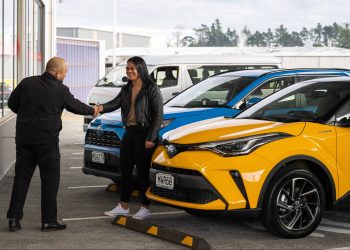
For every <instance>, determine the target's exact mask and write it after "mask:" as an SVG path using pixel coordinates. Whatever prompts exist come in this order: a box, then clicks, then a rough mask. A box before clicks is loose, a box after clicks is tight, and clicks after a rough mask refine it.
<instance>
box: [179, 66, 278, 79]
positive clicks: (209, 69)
mask: <svg viewBox="0 0 350 250" xmlns="http://www.w3.org/2000/svg"><path fill="white" fill-rule="evenodd" d="M186 68H187V72H188V74H189V75H190V78H191V80H192V83H193V84H197V83H199V82H201V81H203V80H205V79H207V78H208V77H210V76H212V75H215V74H218V73H223V72H227V71H239V70H248V69H276V68H277V66H275V65H188V66H187V67H186Z"/></svg>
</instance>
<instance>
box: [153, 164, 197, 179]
mask: <svg viewBox="0 0 350 250" xmlns="http://www.w3.org/2000/svg"><path fill="white" fill-rule="evenodd" d="M152 168H154V169H157V170H160V171H165V172H168V173H173V174H185V175H194V176H202V175H201V173H200V172H198V171H196V170H191V169H183V168H173V167H171V168H170V167H165V166H161V165H158V164H152Z"/></svg>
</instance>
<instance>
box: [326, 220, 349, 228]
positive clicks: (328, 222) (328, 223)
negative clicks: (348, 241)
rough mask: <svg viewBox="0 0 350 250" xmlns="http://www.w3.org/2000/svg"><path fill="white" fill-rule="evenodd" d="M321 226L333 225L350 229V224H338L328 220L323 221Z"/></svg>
mask: <svg viewBox="0 0 350 250" xmlns="http://www.w3.org/2000/svg"><path fill="white" fill-rule="evenodd" d="M321 224H322V225H324V224H326V225H332V226H340V227H350V223H344V222H337V221H332V220H328V219H323V220H322V221H321Z"/></svg>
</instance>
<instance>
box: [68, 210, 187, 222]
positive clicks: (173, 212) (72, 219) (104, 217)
mask: <svg viewBox="0 0 350 250" xmlns="http://www.w3.org/2000/svg"><path fill="white" fill-rule="evenodd" d="M183 213H186V212H185V211H172V212H158V213H151V216H157V215H171V214H183ZM130 216H133V214H131V215H130ZM106 218H113V217H111V216H95V217H81V218H67V219H62V220H63V221H79V220H100V219H106Z"/></svg>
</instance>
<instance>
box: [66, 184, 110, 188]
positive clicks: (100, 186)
mask: <svg viewBox="0 0 350 250" xmlns="http://www.w3.org/2000/svg"><path fill="white" fill-rule="evenodd" d="M106 187H107V185H99V186H78V187H68V189H86V188H106Z"/></svg>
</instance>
